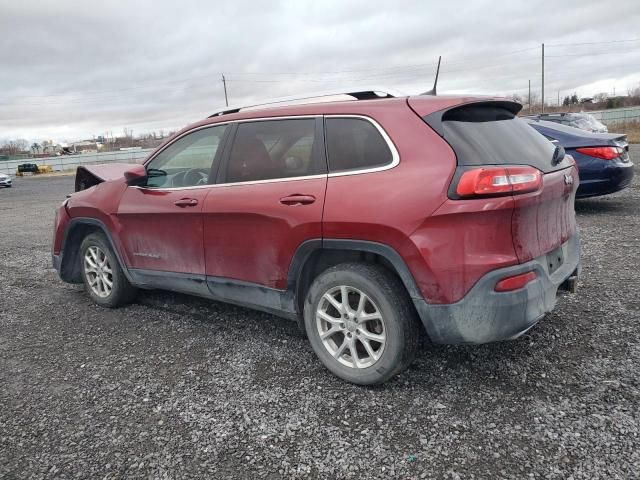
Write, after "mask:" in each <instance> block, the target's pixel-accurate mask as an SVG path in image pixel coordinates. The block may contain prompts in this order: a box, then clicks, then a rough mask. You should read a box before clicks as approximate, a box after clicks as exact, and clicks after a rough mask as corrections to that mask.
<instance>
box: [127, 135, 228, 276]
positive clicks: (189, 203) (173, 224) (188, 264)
mask: <svg viewBox="0 0 640 480" xmlns="http://www.w3.org/2000/svg"><path fill="white" fill-rule="evenodd" d="M226 129H227V126H226V125H222V126H215V127H208V128H202V129H198V130H195V131H192V132H189V133H187V134H185V135H183V136H181V137H179V138H178V139H177V140H175V141H174V142H172V143H170V144H169V145H168V146H167V147H165V148H164V149H162V150H161V151H160V152H159V153H158V154H157V155H156V156H155V157H153V158H152V159H151V160H150V161H149V162H148V163H147V164H146V165H145V166H146V169H147V174H148V178H147V180H146V182H145V183H144V184H143V185H140V186H129V187H127V189H126V191H125V193H124V195H123V196H122V198H121V200H120V204H119V207H118V219H119V222H120V228H121V232H120V238H121V239H122V243H123V247H124V250H125V254H126V259H127V264H128V267H129V268H130V269H134V271H133V274H134V275H135V274H138V275H139V274H149V273H150V272H149V271H162V272H173V273H181V274H192V275H198V276H199V275H204V271H205V262H204V249H203V241H202V238H203V221H202V207H203V205H204V201H205V197H206V196H207V193H208V192H209V189H210V188H211V186H210V182H212V181H213V177H214V176H215V172H216V170H217V169H216V166H217V165H216V161H215V159H217V158H218V156H219V153H220V152H219V150H222V149H221V148H220V149H218V146H221V145H222V142H223V138H224V134H225V131H226ZM135 270H139V271H137V272H136V271H135ZM151 273H152V272H151ZM167 278H169V277H167Z"/></svg>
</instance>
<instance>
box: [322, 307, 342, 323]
mask: <svg viewBox="0 0 640 480" xmlns="http://www.w3.org/2000/svg"><path fill="white" fill-rule="evenodd" d="M316 316H317V317H318V318H321V319H322V320H324V321H325V322H329V323H331V324H333V325H339V324H340V323H342V319H341V318H336V317H332V316H331V315H329V314H328V313H327V312H323V311H322V310H318V311H317V312H316Z"/></svg>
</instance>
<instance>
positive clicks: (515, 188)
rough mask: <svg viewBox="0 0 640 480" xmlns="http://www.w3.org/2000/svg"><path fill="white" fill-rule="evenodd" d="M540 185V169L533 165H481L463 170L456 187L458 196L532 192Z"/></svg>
mask: <svg viewBox="0 0 640 480" xmlns="http://www.w3.org/2000/svg"><path fill="white" fill-rule="evenodd" d="M541 185H542V174H541V173H540V170H538V169H536V168H533V167H481V168H474V169H472V170H467V171H465V172H464V173H463V174H462V176H461V177H460V180H458V186H457V187H456V193H457V194H458V195H459V196H460V197H475V196H492V195H504V194H510V193H511V194H516V193H526V192H534V191H536V190H538V189H539V188H540V186H541Z"/></svg>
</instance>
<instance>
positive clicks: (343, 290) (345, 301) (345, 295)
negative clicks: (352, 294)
mask: <svg viewBox="0 0 640 480" xmlns="http://www.w3.org/2000/svg"><path fill="white" fill-rule="evenodd" d="M340 296H341V297H342V312H343V313H348V312H350V311H351V307H350V306H349V290H347V287H345V286H344V285H343V286H341V287H340Z"/></svg>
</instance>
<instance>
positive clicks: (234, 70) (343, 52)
mask: <svg viewBox="0 0 640 480" xmlns="http://www.w3.org/2000/svg"><path fill="white" fill-rule="evenodd" d="M639 26H640V2H638V0H608V1H602V0H598V1H589V0H577V1H573V0H564V1H557V0H554V1H530V0H524V1H503V2H500V1H496V0H487V1H485V0H466V1H459V2H458V1H455V0H447V1H433V0H429V1H426V0H425V1H414V2H411V1H403V0H394V1H386V2H385V1H374V0H366V1H348V0H322V1H303V0H300V1H293V0H292V1H275V0H271V1H269V2H259V1H257V0H255V1H243V0H234V1H210V0H201V1H191V0H180V1H175V0H153V1H142V0H137V1H132V0H126V1H120V0H109V1H108V2H95V1H89V0H85V1H81V0H76V1H69V0H55V1H50V0H38V1H33V0H20V1H16V0H0V42H1V43H0V139H8V138H18V137H20V138H25V139H27V140H29V141H35V140H38V141H40V140H44V139H54V140H56V141H73V140H77V139H80V138H83V137H91V136H92V135H100V134H103V133H105V132H108V131H111V132H113V134H114V135H118V134H121V133H122V131H123V128H125V127H126V128H128V129H133V132H134V134H140V133H144V132H148V131H151V130H156V131H158V130H160V129H164V130H165V131H167V130H169V129H175V128H179V127H182V126H184V125H185V124H188V123H191V122H193V121H196V120H198V119H201V118H203V117H205V116H206V115H207V114H208V113H210V112H212V111H213V110H215V109H217V108H219V107H221V106H224V93H223V89H222V82H221V79H220V77H221V74H222V73H224V74H225V75H226V78H227V87H228V94H229V100H230V103H231V104H234V105H235V104H242V103H244V102H250V101H253V100H260V99H265V98H273V97H279V96H285V95H293V94H300V93H307V92H314V91H325V90H336V89H341V88H348V87H349V88H350V87H357V86H372V85H375V86H384V87H390V88H395V89H399V90H402V91H405V92H408V93H418V92H421V91H424V90H427V89H429V88H430V87H431V84H432V82H433V76H434V71H435V62H436V60H437V56H438V55H442V56H443V64H442V70H441V75H440V80H439V86H438V89H439V93H451V92H454V93H455V92H470V93H486V94H509V95H510V94H512V93H518V94H520V95H523V96H526V94H527V86H528V81H529V80H531V85H532V90H533V91H534V93H537V94H539V92H540V84H541V78H540V56H541V52H540V44H541V43H542V42H544V43H545V45H546V47H545V48H546V82H545V90H546V92H545V93H546V97H547V101H549V102H551V101H555V100H556V98H557V94H558V91H560V95H561V97H562V96H563V95H566V94H570V93H573V92H574V91H575V92H577V93H578V95H585V96H586V95H593V94H595V93H597V92H603V91H605V92H609V93H613V90H614V88H615V92H616V93H618V94H619V93H626V91H627V89H628V88H630V87H633V86H638V85H640V27H639Z"/></svg>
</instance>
